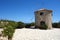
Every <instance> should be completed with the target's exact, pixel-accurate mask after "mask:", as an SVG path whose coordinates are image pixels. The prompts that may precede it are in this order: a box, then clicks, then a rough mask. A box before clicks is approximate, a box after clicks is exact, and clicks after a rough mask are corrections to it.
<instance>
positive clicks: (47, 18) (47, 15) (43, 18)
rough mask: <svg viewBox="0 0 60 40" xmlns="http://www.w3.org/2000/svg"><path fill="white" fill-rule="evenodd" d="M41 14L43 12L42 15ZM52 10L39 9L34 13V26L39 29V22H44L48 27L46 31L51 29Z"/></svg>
mask: <svg viewBox="0 0 60 40" xmlns="http://www.w3.org/2000/svg"><path fill="white" fill-rule="evenodd" d="M41 12H43V14H42V15H40V14H41ZM51 18H52V10H47V9H41V10H38V11H35V26H37V27H40V26H41V24H40V22H41V21H44V22H45V24H46V25H47V26H48V29H51V28H52V20H51Z"/></svg>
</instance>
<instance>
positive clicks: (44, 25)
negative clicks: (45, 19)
mask: <svg viewBox="0 0 60 40" xmlns="http://www.w3.org/2000/svg"><path fill="white" fill-rule="evenodd" d="M39 28H40V29H47V28H48V26H47V25H46V24H43V25H41V27H39Z"/></svg>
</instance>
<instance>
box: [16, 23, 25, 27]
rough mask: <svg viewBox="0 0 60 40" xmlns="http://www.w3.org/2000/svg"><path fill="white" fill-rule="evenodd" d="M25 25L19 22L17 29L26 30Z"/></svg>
mask: <svg viewBox="0 0 60 40" xmlns="http://www.w3.org/2000/svg"><path fill="white" fill-rule="evenodd" d="M24 27H25V24H24V23H23V22H17V28H24Z"/></svg>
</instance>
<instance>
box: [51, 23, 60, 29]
mask: <svg viewBox="0 0 60 40" xmlns="http://www.w3.org/2000/svg"><path fill="white" fill-rule="evenodd" d="M52 26H53V27H54V28H60V22H58V23H52Z"/></svg>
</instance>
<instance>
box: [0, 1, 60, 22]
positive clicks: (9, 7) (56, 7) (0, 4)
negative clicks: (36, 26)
mask: <svg viewBox="0 0 60 40" xmlns="http://www.w3.org/2000/svg"><path fill="white" fill-rule="evenodd" d="M40 8H46V9H50V10H53V12H52V14H53V16H52V22H58V21H60V0H0V19H8V20H14V21H22V22H25V23H29V22H34V21H35V18H34V11H35V10H38V9H40Z"/></svg>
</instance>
